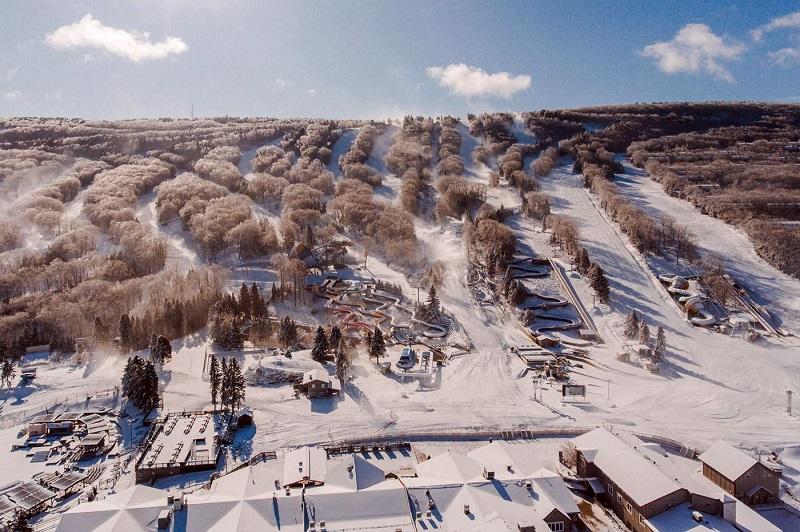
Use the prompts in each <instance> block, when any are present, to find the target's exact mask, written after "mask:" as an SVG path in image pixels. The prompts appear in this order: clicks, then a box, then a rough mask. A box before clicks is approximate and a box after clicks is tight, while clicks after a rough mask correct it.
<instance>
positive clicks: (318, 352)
mask: <svg viewBox="0 0 800 532" xmlns="http://www.w3.org/2000/svg"><path fill="white" fill-rule="evenodd" d="M327 353H328V338H327V336H325V329H323V328H322V327H317V334H316V335H315V336H314V347H313V348H312V349H311V358H312V360H315V361H317V362H325V355H326V354H327Z"/></svg>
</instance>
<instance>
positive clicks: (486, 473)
mask: <svg viewBox="0 0 800 532" xmlns="http://www.w3.org/2000/svg"><path fill="white" fill-rule="evenodd" d="M483 478H485V479H486V480H494V470H493V469H486V468H483Z"/></svg>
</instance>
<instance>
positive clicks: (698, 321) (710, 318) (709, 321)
mask: <svg viewBox="0 0 800 532" xmlns="http://www.w3.org/2000/svg"><path fill="white" fill-rule="evenodd" d="M707 301H708V299H707V298H705V297H703V296H695V297H692V298H690V299H689V300H688V301H687V302H686V309H687V310H693V311H694V312H696V313H697V316H695V317H694V318H692V319H690V320H689V321H691V322H692V323H693V324H694V325H699V326H701V327H707V326H708V325H714V324H715V323H717V318H715V317H714V315H713V314H712V313H711V312H709V311H708V309H706V302H707Z"/></svg>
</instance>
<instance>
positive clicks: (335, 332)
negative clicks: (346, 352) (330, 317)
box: [328, 325, 342, 350]
mask: <svg viewBox="0 0 800 532" xmlns="http://www.w3.org/2000/svg"><path fill="white" fill-rule="evenodd" d="M341 341H342V330H341V329H340V328H339V326H338V325H334V326H333V327H331V334H330V336H329V337H328V343H329V344H330V348H331V349H333V350H338V349H339V344H340V343H341Z"/></svg>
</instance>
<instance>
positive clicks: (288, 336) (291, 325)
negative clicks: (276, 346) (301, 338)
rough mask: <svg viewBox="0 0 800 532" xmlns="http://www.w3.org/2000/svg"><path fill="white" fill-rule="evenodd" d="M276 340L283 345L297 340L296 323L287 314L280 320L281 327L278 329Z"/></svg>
mask: <svg viewBox="0 0 800 532" xmlns="http://www.w3.org/2000/svg"><path fill="white" fill-rule="evenodd" d="M278 341H279V342H280V343H281V344H282V345H283V346H284V347H289V346H290V345H294V344H295V342H297V324H295V322H294V320H293V319H292V318H290V317H289V316H284V317H283V319H282V320H281V327H280V329H279V330H278Z"/></svg>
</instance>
